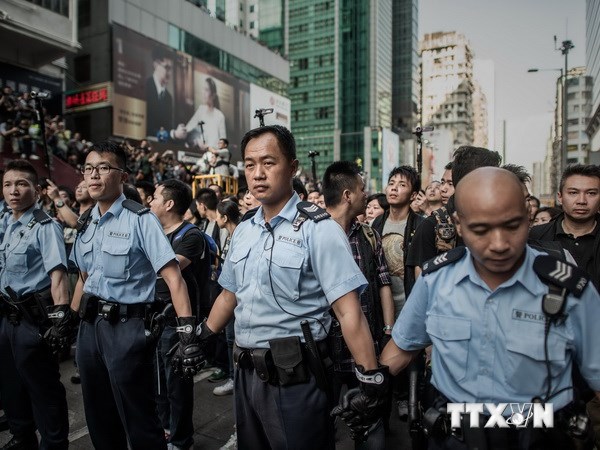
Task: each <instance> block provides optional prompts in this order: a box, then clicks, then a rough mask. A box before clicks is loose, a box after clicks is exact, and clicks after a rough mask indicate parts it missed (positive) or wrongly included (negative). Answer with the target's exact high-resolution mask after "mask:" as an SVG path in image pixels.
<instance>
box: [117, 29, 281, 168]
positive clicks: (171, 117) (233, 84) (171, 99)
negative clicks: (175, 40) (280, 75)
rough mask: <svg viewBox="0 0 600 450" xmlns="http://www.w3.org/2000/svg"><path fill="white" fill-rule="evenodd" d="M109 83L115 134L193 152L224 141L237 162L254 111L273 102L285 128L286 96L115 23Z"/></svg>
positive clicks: (267, 106) (255, 124) (250, 126)
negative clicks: (110, 82)
mask: <svg viewBox="0 0 600 450" xmlns="http://www.w3.org/2000/svg"><path fill="white" fill-rule="evenodd" d="M113 84H114V97H113V134H114V135H116V136H122V137H129V138H133V139H143V138H146V137H150V138H155V139H158V140H159V141H168V142H171V143H172V144H173V146H174V147H177V146H181V147H186V149H187V150H191V151H195V152H197V153H203V152H204V151H206V149H207V148H208V147H214V148H216V147H217V143H218V141H219V139H221V138H226V139H227V140H228V141H229V149H230V151H231V152H232V160H234V161H235V160H238V159H239V157H240V153H239V143H240V141H241V138H242V136H243V135H244V133H245V132H246V131H248V130H249V129H250V128H252V127H256V126H258V123H255V122H256V120H254V121H253V120H252V116H253V114H254V111H253V110H252V108H257V107H259V106H260V107H261V108H271V107H272V106H271V104H272V103H273V99H277V102H276V105H277V117H278V118H279V120H278V121H277V123H281V122H282V121H285V120H282V119H283V118H286V119H288V120H287V125H288V126H289V117H290V104H289V100H288V99H286V98H285V97H281V96H279V95H276V94H274V93H272V92H270V91H267V90H265V89H262V88H259V89H258V90H257V89H256V88H257V86H254V85H252V89H251V86H250V83H247V82H246V81H243V80H240V79H238V78H236V77H234V76H232V75H230V74H228V73H226V72H223V71H222V70H219V69H218V68H216V67H214V66H212V65H210V64H207V63H206V62H204V61H201V60H199V59H197V58H193V57H192V56H190V55H188V54H186V53H182V52H178V51H175V50H173V49H171V48H169V47H167V46H165V45H162V44H160V43H158V42H156V41H153V40H151V39H149V38H146V37H144V36H142V35H141V34H138V33H136V32H134V31H131V30H129V29H127V28H124V27H121V26H119V25H113ZM251 93H252V96H251ZM265 93H266V94H265ZM251 97H252V98H251ZM263 97H264V101H263ZM286 108H287V110H286ZM267 123H269V121H267Z"/></svg>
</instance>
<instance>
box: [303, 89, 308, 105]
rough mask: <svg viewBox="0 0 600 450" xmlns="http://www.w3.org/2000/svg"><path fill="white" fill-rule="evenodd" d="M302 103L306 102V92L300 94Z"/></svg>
mask: <svg viewBox="0 0 600 450" xmlns="http://www.w3.org/2000/svg"><path fill="white" fill-rule="evenodd" d="M302 102H303V103H306V102H308V92H303V93H302Z"/></svg>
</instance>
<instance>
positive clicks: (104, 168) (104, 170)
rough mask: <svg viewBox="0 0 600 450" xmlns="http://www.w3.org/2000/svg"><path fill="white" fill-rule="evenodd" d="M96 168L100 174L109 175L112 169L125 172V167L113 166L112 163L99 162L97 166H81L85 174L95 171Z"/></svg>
mask: <svg viewBox="0 0 600 450" xmlns="http://www.w3.org/2000/svg"><path fill="white" fill-rule="evenodd" d="M94 170H96V171H98V174H99V175H108V174H109V173H110V171H111V170H118V171H119V172H125V171H124V170H123V169H119V168H118V167H113V166H111V165H110V164H98V165H97V166H92V165H91V164H86V165H85V166H83V167H82V168H81V173H82V174H83V175H91V174H93V173H94Z"/></svg>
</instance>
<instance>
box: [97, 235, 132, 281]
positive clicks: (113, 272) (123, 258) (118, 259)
mask: <svg viewBox="0 0 600 450" xmlns="http://www.w3.org/2000/svg"><path fill="white" fill-rule="evenodd" d="M130 249H131V243H130V242H129V241H128V240H124V239H108V240H105V241H104V242H103V244H102V266H103V272H102V274H103V276H105V277H107V278H117V279H121V280H124V279H126V278H128V277H129V251H130Z"/></svg>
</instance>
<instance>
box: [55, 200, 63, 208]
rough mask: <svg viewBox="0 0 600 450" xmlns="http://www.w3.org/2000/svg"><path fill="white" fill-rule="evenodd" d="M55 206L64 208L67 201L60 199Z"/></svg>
mask: <svg viewBox="0 0 600 450" xmlns="http://www.w3.org/2000/svg"><path fill="white" fill-rule="evenodd" d="M54 206H56V207H57V208H62V207H63V206H65V202H63V201H62V200H59V201H57V202H56V203H54Z"/></svg>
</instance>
